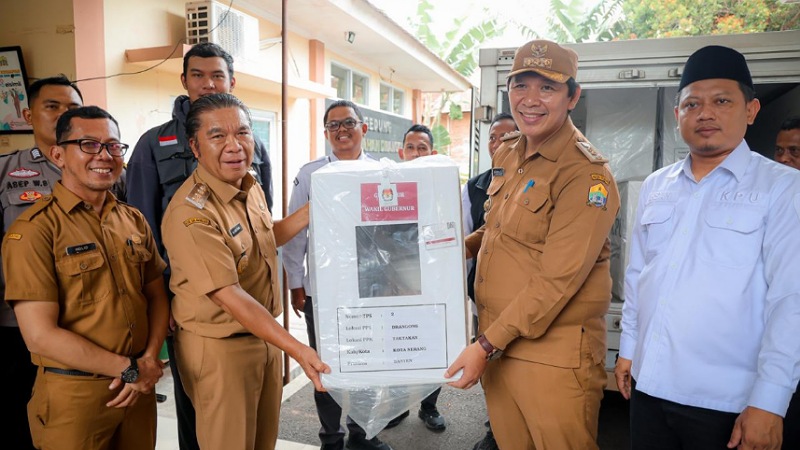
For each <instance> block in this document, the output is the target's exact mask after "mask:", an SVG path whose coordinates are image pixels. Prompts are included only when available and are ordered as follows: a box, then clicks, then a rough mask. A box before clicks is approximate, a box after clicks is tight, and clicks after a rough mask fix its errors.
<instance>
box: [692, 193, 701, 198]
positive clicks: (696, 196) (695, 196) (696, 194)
mask: <svg viewBox="0 0 800 450" xmlns="http://www.w3.org/2000/svg"><path fill="white" fill-rule="evenodd" d="M692 197H694V198H698V197H700V194H699V193H697V192H695V193H694V194H692Z"/></svg>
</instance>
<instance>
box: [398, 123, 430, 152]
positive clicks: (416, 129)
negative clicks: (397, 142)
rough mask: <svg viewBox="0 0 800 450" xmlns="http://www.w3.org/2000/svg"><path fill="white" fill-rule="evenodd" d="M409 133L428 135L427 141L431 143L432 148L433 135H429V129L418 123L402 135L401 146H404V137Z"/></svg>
mask: <svg viewBox="0 0 800 450" xmlns="http://www.w3.org/2000/svg"><path fill="white" fill-rule="evenodd" d="M409 133H425V134H427V135H428V140H429V141H430V142H431V147H433V133H431V129H430V128H428V127H426V126H425V125H422V124H420V123H417V124H414V125H411V128H409V129H408V131H406V134H404V135H403V146H405V145H406V137H408V134H409Z"/></svg>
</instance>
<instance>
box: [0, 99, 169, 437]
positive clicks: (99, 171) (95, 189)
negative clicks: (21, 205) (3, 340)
mask: <svg viewBox="0 0 800 450" xmlns="http://www.w3.org/2000/svg"><path fill="white" fill-rule="evenodd" d="M56 137H57V142H58V144H57V145H55V146H53V147H52V149H51V156H52V159H53V162H54V163H55V164H56V165H57V166H58V168H59V169H60V170H61V173H62V181H60V182H58V183H57V184H56V185H55V186H54V189H53V194H52V195H46V196H43V197H42V199H41V200H40V201H39V202H37V203H35V204H34V205H33V206H31V207H30V208H28V209H27V210H26V211H25V212H24V213H22V214H21V215H20V217H19V218H18V219H17V221H16V222H14V224H13V225H12V226H11V228H10V229H9V230H8V232H7V233H6V235H5V238H4V241H3V252H2V253H3V265H4V267H5V275H6V281H7V283H6V292H5V295H6V297H5V298H6V301H7V302H9V303H10V304H11V305H12V306H13V308H14V312H15V314H16V316H17V320H18V322H19V326H20V330H21V331H22V336H23V338H24V339H25V343H26V344H27V346H28V348H29V349H30V351H31V357H32V360H33V362H34V363H35V364H36V365H37V366H39V368H38V372H37V375H36V382H35V384H34V388H33V390H34V392H33V397H32V399H31V401H30V403H29V404H28V419H29V422H30V427H31V435H32V437H33V443H34V446H35V447H36V448H40V449H62V448H80V449H92V450H93V449H111V448H113V449H132V450H133V449H144V448H154V447H155V441H156V400H155V393H154V392H153V386H155V383H156V382H157V381H158V379H159V378H160V377H161V375H162V374H163V371H162V367H163V364H162V363H161V361H160V360H159V359H158V354H159V351H160V349H161V345H162V344H163V342H164V337H165V336H166V333H167V322H168V305H167V297H166V291H165V290H164V282H163V278H162V272H163V270H164V267H165V264H164V262H163V261H162V260H161V258H160V257H159V256H158V253H157V252H156V248H155V241H154V240H153V235H152V232H151V230H150V228H149V227H148V225H147V222H146V221H145V219H144V217H143V216H142V214H141V213H140V212H139V211H137V210H136V209H134V208H131V207H129V206H127V205H125V204H123V203H119V202H117V201H116V198H115V197H114V196H113V195H111V194H109V193H108V192H107V191H108V189H109V188H110V187H111V186H112V185H113V184H114V182H115V181H116V180H117V178H119V176H120V172H121V171H122V157H123V155H124V154H125V151H126V150H127V148H128V146H127V145H126V144H122V143H120V142H119V127H118V125H117V122H116V121H115V120H114V118H113V117H111V115H109V114H108V113H107V112H105V111H103V110H102V109H100V108H97V107H95V106H90V107H81V108H77V109H73V110H70V111H67V112H65V113H64V114H63V115H62V116H61V117H60V118H59V120H58V124H57V129H56Z"/></svg>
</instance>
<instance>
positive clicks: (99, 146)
mask: <svg viewBox="0 0 800 450" xmlns="http://www.w3.org/2000/svg"><path fill="white" fill-rule="evenodd" d="M66 144H78V148H80V149H81V151H82V152H83V153H88V154H90V155H97V154H98V153H100V152H102V151H103V148H105V149H106V151H107V152H108V154H109V155H111V156H124V155H125V152H127V151H128V147H130V146H129V145H128V144H123V143H121V142H100V141H96V140H94V139H72V140H69V141H61V142H59V143H58V145H62V146H63V145H66Z"/></svg>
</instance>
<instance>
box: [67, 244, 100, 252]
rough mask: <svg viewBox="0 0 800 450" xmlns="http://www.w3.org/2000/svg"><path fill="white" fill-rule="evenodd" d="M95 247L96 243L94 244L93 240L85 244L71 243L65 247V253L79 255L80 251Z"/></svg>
mask: <svg viewBox="0 0 800 450" xmlns="http://www.w3.org/2000/svg"><path fill="white" fill-rule="evenodd" d="M96 248H97V244H95V243H94V242H89V243H87V244H80V245H73V246H72V247H67V255H80V254H81V253H86V252H88V251H91V250H94V249H96Z"/></svg>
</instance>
